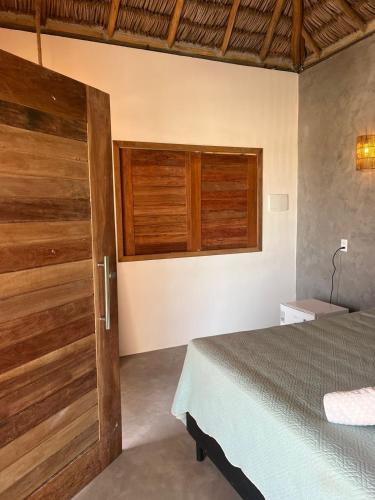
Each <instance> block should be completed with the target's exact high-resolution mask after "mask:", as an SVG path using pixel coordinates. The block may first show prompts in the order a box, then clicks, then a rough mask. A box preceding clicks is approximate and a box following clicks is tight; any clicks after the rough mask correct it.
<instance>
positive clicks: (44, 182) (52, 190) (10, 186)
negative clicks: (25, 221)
mask: <svg viewBox="0 0 375 500" xmlns="http://www.w3.org/2000/svg"><path fill="white" fill-rule="evenodd" d="M50 165H51V162H50ZM89 196H90V190H89V185H88V179H84V180H81V179H56V178H50V177H28V176H22V175H14V173H13V170H11V175H5V174H0V197H1V198H26V199H30V198H31V199H34V200H38V199H39V200H41V201H42V200H45V199H55V198H62V199H64V201H66V202H67V201H68V200H69V199H70V198H71V199H82V198H84V199H87V200H88V198H89Z"/></svg>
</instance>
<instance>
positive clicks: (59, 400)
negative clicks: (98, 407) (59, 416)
mask: <svg viewBox="0 0 375 500" xmlns="http://www.w3.org/2000/svg"><path fill="white" fill-rule="evenodd" d="M96 386H97V377H96V370H95V371H92V372H90V373H88V374H87V375H85V376H83V377H81V378H79V379H77V380H74V381H73V382H72V383H70V384H68V385H66V386H65V387H63V388H62V389H60V390H59V391H57V392H55V393H54V394H52V396H49V397H48V398H45V399H43V400H42V401H40V402H39V403H38V404H35V405H31V406H29V407H28V408H27V409H26V410H24V411H22V412H20V413H17V414H16V415H14V416H12V417H11V418H9V419H8V420H7V421H6V422H4V423H3V425H2V426H1V427H0V447H1V446H5V445H7V444H8V443H10V442H12V441H13V440H14V439H17V438H18V437H19V436H21V435H22V434H24V433H26V432H27V431H29V430H30V429H32V428H34V427H36V426H37V425H39V424H40V423H41V422H43V421H44V420H46V419H47V418H49V417H51V416H52V415H54V414H55V413H57V412H59V411H60V410H62V409H64V408H66V407H68V406H69V405H70V404H72V403H73V402H74V401H76V400H77V399H79V398H81V397H82V396H84V395H85V394H87V393H88V392H90V391H93V390H94V389H96Z"/></svg>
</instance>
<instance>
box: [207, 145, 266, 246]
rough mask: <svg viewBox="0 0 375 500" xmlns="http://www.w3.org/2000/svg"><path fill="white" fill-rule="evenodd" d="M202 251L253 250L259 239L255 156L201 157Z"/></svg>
mask: <svg viewBox="0 0 375 500" xmlns="http://www.w3.org/2000/svg"><path fill="white" fill-rule="evenodd" d="M201 184H202V189H201V198H202V201H201V226H202V227H201V231H202V239H201V248H202V250H220V249H231V248H253V247H256V246H257V245H258V243H259V237H258V234H259V233H258V169H257V156H255V155H239V154H216V153H215V154H211V153H203V154H202V156H201Z"/></svg>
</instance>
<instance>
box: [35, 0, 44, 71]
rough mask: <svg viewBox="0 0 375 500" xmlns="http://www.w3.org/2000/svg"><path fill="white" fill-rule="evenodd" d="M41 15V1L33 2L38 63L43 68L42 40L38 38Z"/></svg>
mask: <svg viewBox="0 0 375 500" xmlns="http://www.w3.org/2000/svg"><path fill="white" fill-rule="evenodd" d="M41 13H42V0H35V32H36V41H37V46H38V63H39V64H40V66H43V59H42V40H41V36H40V18H41Z"/></svg>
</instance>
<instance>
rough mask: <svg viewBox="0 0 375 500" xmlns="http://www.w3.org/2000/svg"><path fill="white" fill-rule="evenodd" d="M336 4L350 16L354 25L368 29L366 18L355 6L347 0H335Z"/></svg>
mask: <svg viewBox="0 0 375 500" xmlns="http://www.w3.org/2000/svg"><path fill="white" fill-rule="evenodd" d="M334 1H335V3H336V5H337V6H338V7H339V8H340V9H341V10H342V11H343V13H344V14H345V15H346V16H347V17H349V19H350V20H351V21H352V23H353V24H354V26H355V27H356V28H358V29H360V30H361V31H363V32H365V31H366V22H365V20H364V19H363V18H362V17H361V16H360V15H359V14H358V12H356V11H355V10H354V9H353V7H352V6H351V5H350V4H349V3H348V2H347V1H346V0H334Z"/></svg>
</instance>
